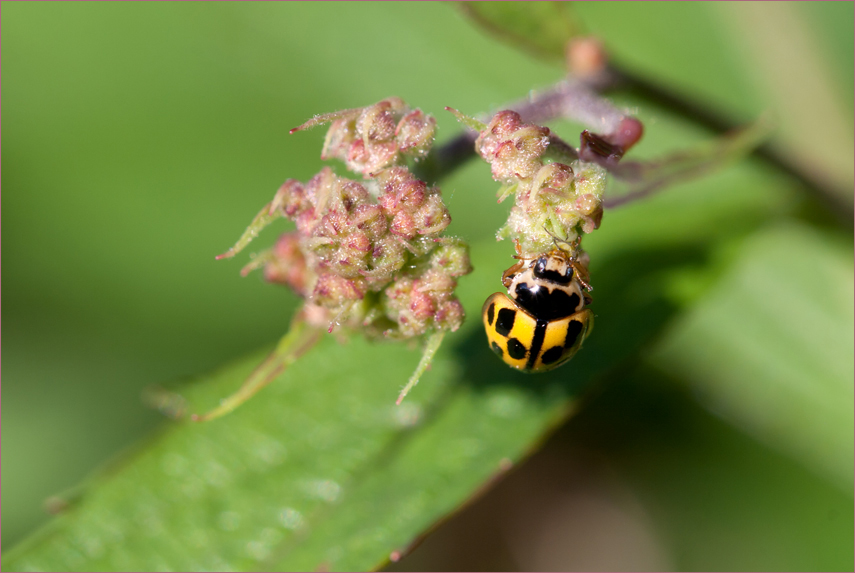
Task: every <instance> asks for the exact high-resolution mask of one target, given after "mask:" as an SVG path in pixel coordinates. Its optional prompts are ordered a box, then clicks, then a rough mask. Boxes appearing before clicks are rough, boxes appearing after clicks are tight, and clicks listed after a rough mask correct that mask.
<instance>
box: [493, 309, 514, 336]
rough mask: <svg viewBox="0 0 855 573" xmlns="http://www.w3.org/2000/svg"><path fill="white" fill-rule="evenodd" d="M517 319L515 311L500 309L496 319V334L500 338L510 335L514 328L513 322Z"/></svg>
mask: <svg viewBox="0 0 855 573" xmlns="http://www.w3.org/2000/svg"><path fill="white" fill-rule="evenodd" d="M516 317H517V311H515V310H513V309H512V308H500V309H499V317H498V318H497V319H496V332H498V333H499V334H501V335H502V336H507V335H508V334H510V333H511V329H512V328H513V327H514V320H515V319H516Z"/></svg>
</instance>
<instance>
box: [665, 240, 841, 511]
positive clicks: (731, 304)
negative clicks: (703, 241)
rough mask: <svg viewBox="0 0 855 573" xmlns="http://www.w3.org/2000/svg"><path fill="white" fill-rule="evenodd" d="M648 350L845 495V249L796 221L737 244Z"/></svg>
mask: <svg viewBox="0 0 855 573" xmlns="http://www.w3.org/2000/svg"><path fill="white" fill-rule="evenodd" d="M734 258H735V260H734V261H733V264H732V266H731V268H730V269H728V271H727V272H726V273H725V275H724V276H722V277H721V279H720V280H719V282H718V285H717V286H716V287H715V288H714V289H713V290H712V292H710V293H709V294H708V295H707V296H705V297H704V298H703V299H702V300H701V301H699V302H698V304H697V305H696V306H694V307H693V308H692V309H691V311H690V312H688V313H687V315H686V316H684V317H682V318H681V319H680V321H679V322H678V323H677V324H676V325H675V326H674V328H673V330H672V331H671V332H670V333H669V334H668V336H667V337H666V338H665V339H664V340H663V341H662V342H661V343H660V344H659V345H658V347H657V348H656V350H654V351H653V352H652V353H651V357H650V360H652V362H653V363H654V364H655V365H656V366H657V367H658V368H660V369H662V370H664V371H666V372H669V373H671V374H673V375H676V376H680V377H682V378H683V379H685V380H688V381H689V383H690V384H691V386H692V387H693V388H694V389H695V390H696V391H697V392H698V393H699V394H700V396H701V399H702V402H704V403H705V404H706V405H707V406H708V407H709V408H710V409H712V410H713V411H715V412H716V413H718V414H719V415H720V416H722V417H724V418H725V419H727V420H729V421H730V422H731V423H733V424H734V425H736V426H738V427H739V428H741V429H742V430H743V431H745V432H747V433H748V434H750V435H752V436H754V437H755V438H757V439H758V440H759V441H761V442H764V443H767V444H769V445H771V446H773V447H774V448H775V449H778V450H779V451H781V452H784V453H786V454H788V455H790V456H792V457H793V458H795V459H796V460H798V461H800V462H802V463H803V464H804V465H805V467H807V468H808V469H810V470H812V471H815V472H817V473H819V474H821V475H824V476H825V477H826V478H827V479H829V480H830V481H832V482H833V483H836V484H837V485H838V486H839V487H840V488H841V489H842V490H844V491H846V492H849V493H850V495H851V493H852V479H853V476H852V464H853V455H852V452H853V438H852V435H853V411H852V401H853V398H855V396H853V388H852V379H853V361H852V359H853V354H852V348H853V334H852V324H853V320H855V318H853V303H852V292H853V288H855V287H853V280H852V274H853V268H852V251H851V250H850V249H846V248H844V247H842V246H841V245H840V244H836V243H835V242H833V241H830V240H829V239H828V237H826V236H824V235H823V234H820V233H817V232H816V231H814V230H812V229H810V228H809V227H804V226H801V225H785V226H779V227H775V228H772V229H768V230H764V231H761V232H758V233H756V234H755V235H754V236H752V237H750V238H749V239H748V240H746V241H744V242H743V243H742V244H741V246H740V248H739V252H738V253H736V254H735V257H734Z"/></svg>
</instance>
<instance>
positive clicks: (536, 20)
mask: <svg viewBox="0 0 855 573" xmlns="http://www.w3.org/2000/svg"><path fill="white" fill-rule="evenodd" d="M458 6H459V7H460V9H461V10H463V11H464V12H465V13H466V14H467V15H468V16H469V17H470V18H472V19H473V20H474V21H476V22H478V24H480V25H481V26H483V28H484V29H486V30H488V31H489V32H491V33H492V34H494V35H495V36H496V37H498V38H501V39H502V40H505V41H506V42H509V43H511V44H515V45H517V46H519V47H520V48H522V49H524V50H526V51H528V52H530V53H532V54H535V55H537V56H541V57H545V58H548V59H551V60H553V61H557V62H559V63H561V62H563V61H564V57H565V46H566V45H567V41H568V40H570V39H572V38H574V37H576V36H579V35H580V34H582V33H583V32H582V31H583V26H582V23H581V22H580V21H579V17H578V15H577V14H576V13H575V12H574V10H573V6H572V5H571V3H570V2H528V3H523V2H459V3H458Z"/></svg>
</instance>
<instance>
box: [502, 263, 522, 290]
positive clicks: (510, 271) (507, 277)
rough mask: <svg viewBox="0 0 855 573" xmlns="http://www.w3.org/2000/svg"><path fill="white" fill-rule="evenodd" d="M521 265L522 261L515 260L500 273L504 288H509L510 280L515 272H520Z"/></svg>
mask: <svg viewBox="0 0 855 573" xmlns="http://www.w3.org/2000/svg"><path fill="white" fill-rule="evenodd" d="M522 267H523V261H517V262H516V263H515V264H514V266H512V267H511V268H509V269H508V270H506V271H505V272H504V273H502V284H503V285H505V288H510V286H511V281H513V280H514V276H516V274H517V273H518V272H520V269H522Z"/></svg>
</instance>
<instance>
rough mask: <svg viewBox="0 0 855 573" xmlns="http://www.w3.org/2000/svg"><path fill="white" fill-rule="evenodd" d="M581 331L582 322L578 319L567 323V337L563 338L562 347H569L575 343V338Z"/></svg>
mask: <svg viewBox="0 0 855 573" xmlns="http://www.w3.org/2000/svg"><path fill="white" fill-rule="evenodd" d="M580 332H582V322H581V321H579V320H571V321H570V324H568V325H567V337H566V338H565V339H564V348H570V347H571V346H573V345H574V344H576V339H577V338H579V333H580Z"/></svg>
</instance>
